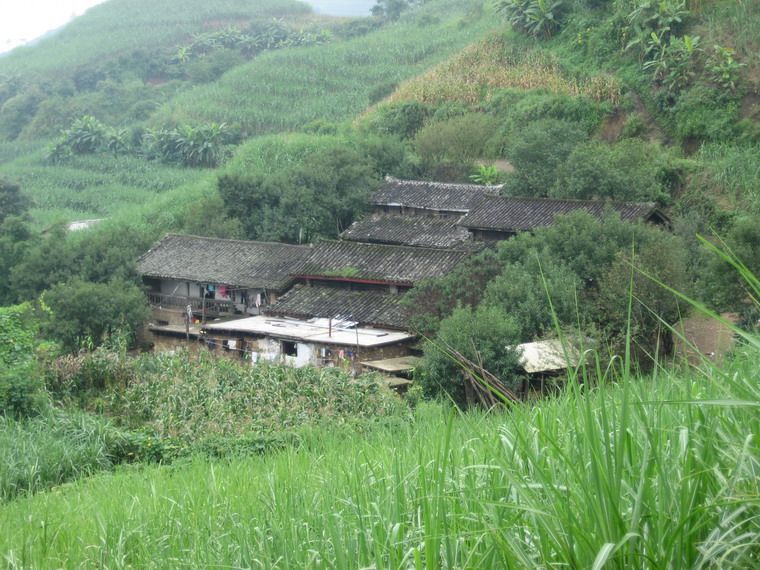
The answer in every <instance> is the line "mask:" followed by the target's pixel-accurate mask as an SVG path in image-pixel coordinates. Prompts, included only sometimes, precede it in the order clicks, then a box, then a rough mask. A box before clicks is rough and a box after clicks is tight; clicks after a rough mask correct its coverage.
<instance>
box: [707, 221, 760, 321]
mask: <svg viewBox="0 0 760 570" xmlns="http://www.w3.org/2000/svg"><path fill="white" fill-rule="evenodd" d="M710 239H711V240H712V241H719V238H716V237H710ZM723 241H724V243H725V246H727V248H728V249H729V250H730V251H731V253H733V255H734V256H736V258H738V259H739V260H740V261H741V262H742V263H743V264H744V265H745V266H746V267H747V269H749V271H750V272H751V273H752V274H753V275H756V276H760V216H758V215H748V216H743V217H741V218H739V219H737V220H736V222H735V223H734V225H733V227H732V228H731V229H730V230H729V231H728V233H727V234H726V236H725V238H724V239H723ZM717 245H718V247H719V248H721V244H717ZM721 249H722V248H721ZM704 285H705V287H706V288H707V290H708V293H709V296H710V298H711V300H712V302H713V303H714V304H715V305H716V306H717V307H718V308H719V309H721V310H730V311H739V312H740V313H743V314H744V316H745V320H747V321H749V317H751V318H752V320H754V321H757V318H758V316H760V315H757V314H756V309H754V310H750V309H751V307H752V304H751V303H748V300H749V299H750V298H751V291H750V290H749V289H748V287H747V284H746V282H745V281H744V280H743V279H742V278H741V276H740V275H739V273H738V272H737V271H736V269H734V268H733V267H732V266H731V265H730V264H729V263H728V262H726V261H725V260H724V259H722V258H721V257H719V256H717V255H714V254H712V253H709V256H708V262H707V278H706V279H705V280H704Z"/></svg>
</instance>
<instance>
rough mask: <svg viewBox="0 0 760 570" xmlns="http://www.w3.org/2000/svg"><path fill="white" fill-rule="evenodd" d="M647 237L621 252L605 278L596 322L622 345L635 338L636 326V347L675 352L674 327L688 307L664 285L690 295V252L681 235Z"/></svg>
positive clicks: (601, 282)
mask: <svg viewBox="0 0 760 570" xmlns="http://www.w3.org/2000/svg"><path fill="white" fill-rule="evenodd" d="M647 238H648V239H646V238H645V239H644V240H642V241H640V242H639V243H638V244H637V245H636V246H634V247H631V248H629V249H628V251H625V250H622V251H620V252H619V253H618V254H617V256H616V258H615V261H614V262H613V263H612V264H611V265H610V266H609V269H608V270H607V271H606V273H605V275H604V276H603V277H602V279H601V280H600V283H599V295H598V297H597V298H598V314H597V317H596V320H597V322H598V324H599V326H600V328H601V329H602V330H603V331H605V332H606V333H607V338H608V340H609V341H610V342H611V344H612V345H613V346H617V347H619V348H622V347H623V346H624V345H625V343H627V342H629V339H628V338H626V333H627V331H628V329H629V328H630V334H631V337H630V342H632V344H633V346H632V348H634V349H640V350H641V351H642V352H644V353H647V352H648V353H649V354H652V355H653V354H654V350H657V349H659V351H660V352H662V353H664V354H669V353H670V352H671V351H672V348H673V342H672V335H671V332H670V330H669V329H668V325H673V324H675V323H676V322H677V321H678V320H679V319H680V318H681V316H682V314H681V310H682V308H681V307H680V306H679V302H678V298H677V297H676V296H675V295H673V294H672V293H670V292H669V291H668V290H667V289H665V288H664V287H662V285H660V283H663V284H665V285H667V286H668V287H671V288H673V289H675V290H676V291H680V292H683V293H685V294H689V293H690V291H689V289H690V287H689V278H688V270H687V266H686V259H687V255H686V251H685V248H684V247H683V243H682V242H681V240H680V239H678V238H677V237H676V236H672V235H669V234H665V233H663V232H660V233H659V234H656V235H655V234H651V235H649V236H647ZM658 281H659V283H658ZM631 295H633V299H631ZM629 301H631V305H630V320H629V311H628V307H629Z"/></svg>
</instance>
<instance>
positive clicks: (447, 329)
mask: <svg viewBox="0 0 760 570" xmlns="http://www.w3.org/2000/svg"><path fill="white" fill-rule="evenodd" d="M519 343H520V328H519V326H518V325H517V324H516V323H515V321H514V319H512V317H510V316H509V314H507V312H506V311H505V310H504V309H503V308H501V307H492V306H480V307H478V308H477V309H472V308H470V307H460V308H457V309H455V310H454V312H453V313H452V314H451V316H449V317H447V318H446V319H444V320H443V321H442V322H441V328H440V330H439V332H438V338H437V339H435V340H428V341H426V342H425V346H424V357H423V360H422V363H421V365H420V367H419V369H418V372H419V374H418V380H419V382H420V383H421V385H422V387H423V389H424V390H425V392H426V393H427V394H429V395H441V394H448V396H450V397H451V398H452V399H453V400H454V401H455V402H457V404H460V405H462V406H465V405H467V403H468V402H467V395H466V388H465V374H466V373H465V371H463V370H462V368H461V366H460V365H459V363H457V361H456V360H455V359H454V358H452V355H451V354H450V353H449V350H448V349H450V348H453V349H454V350H456V351H458V352H459V353H460V354H462V355H463V356H464V357H465V358H467V359H468V360H470V361H472V362H474V363H476V364H477V365H479V366H482V367H483V368H485V369H486V370H488V371H489V372H491V373H492V374H494V375H495V376H496V377H498V378H499V379H500V380H501V381H502V382H504V383H505V384H506V385H507V386H508V387H512V388H514V387H516V386H517V384H518V381H519V380H520V375H519V372H518V359H519V355H518V354H517V353H516V352H515V351H513V350H508V349H507V346H510V345H517V344H519Z"/></svg>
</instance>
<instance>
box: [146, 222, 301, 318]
mask: <svg viewBox="0 0 760 570" xmlns="http://www.w3.org/2000/svg"><path fill="white" fill-rule="evenodd" d="M310 253H311V248H310V247H308V246H296V245H286V244H281V243H266V242H254V241H239V240H228V239H217V238H206V237H198V236H187V235H174V234H170V235H167V236H166V237H165V238H164V239H162V240H161V241H160V242H158V243H157V244H155V245H154V246H153V247H152V248H151V249H150V250H149V251H148V252H147V253H145V254H144V255H143V256H142V257H140V259H139V260H138V261H137V270H138V272H139V273H140V275H142V278H143V281H144V283H145V285H146V286H147V288H148V298H149V300H150V304H151V306H152V309H153V320H154V323H153V324H154V325H155V326H157V327H172V326H180V327H181V328H182V327H184V324H185V323H186V320H187V318H188V313H189V314H190V317H191V319H192V320H193V321H195V320H198V321H205V320H206V319H210V318H217V317H220V316H227V317H229V316H233V315H258V314H260V312H261V310H262V309H263V308H264V307H266V306H267V305H270V304H273V303H275V302H276V301H277V299H278V297H279V296H280V295H281V294H283V293H284V292H286V291H287V290H288V289H289V288H290V286H291V285H292V283H293V278H292V277H291V274H293V273H296V272H297V271H298V270H299V267H300V266H301V264H302V263H303V262H304V260H305V259H306V258H307V257H308V256H309V255H310ZM167 330H168V329H167ZM182 332H184V328H182Z"/></svg>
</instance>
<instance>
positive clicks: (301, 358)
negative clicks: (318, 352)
mask: <svg viewBox="0 0 760 570" xmlns="http://www.w3.org/2000/svg"><path fill="white" fill-rule="evenodd" d="M296 349H297V351H298V356H296V362H295V366H296V368H301V367H302V366H308V365H310V364H316V359H315V354H314V347H313V346H312V345H310V344H304V343H301V342H299V343H298V344H297V345H296Z"/></svg>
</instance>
